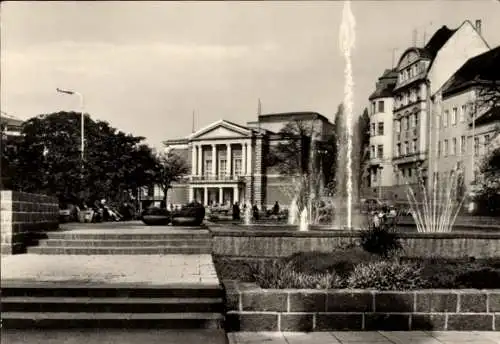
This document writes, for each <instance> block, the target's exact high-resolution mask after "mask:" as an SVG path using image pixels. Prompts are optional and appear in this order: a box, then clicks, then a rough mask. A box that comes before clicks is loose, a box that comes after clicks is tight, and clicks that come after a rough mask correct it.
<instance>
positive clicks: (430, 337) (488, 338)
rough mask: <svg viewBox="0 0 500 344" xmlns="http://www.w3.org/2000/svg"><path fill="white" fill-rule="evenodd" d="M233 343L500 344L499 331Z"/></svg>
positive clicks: (262, 337) (243, 338)
mask: <svg viewBox="0 0 500 344" xmlns="http://www.w3.org/2000/svg"><path fill="white" fill-rule="evenodd" d="M228 338H229V343H230V344H317V343H321V344H500V332H477V331H474V332H455V331H446V332H444V331H443V332H421V331H412V332H383V331H381V332H353V331H349V332H310V333H300V332H282V333H280V332H233V333H228Z"/></svg>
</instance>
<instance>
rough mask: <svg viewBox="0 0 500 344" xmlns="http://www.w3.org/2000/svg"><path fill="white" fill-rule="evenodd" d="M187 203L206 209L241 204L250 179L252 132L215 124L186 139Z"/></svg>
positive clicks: (236, 126)
mask: <svg viewBox="0 0 500 344" xmlns="http://www.w3.org/2000/svg"><path fill="white" fill-rule="evenodd" d="M189 141H190V142H189V145H190V150H191V166H192V169H191V176H190V183H189V200H190V201H193V200H197V201H199V202H201V203H202V204H205V205H210V204H214V203H216V204H226V203H231V204H233V203H234V202H241V201H242V200H243V199H244V198H245V183H246V180H247V179H246V177H248V176H251V175H252V154H253V149H252V131H251V130H249V129H248V128H245V127H241V126H239V125H236V124H234V123H231V122H227V121H223V120H221V121H218V122H216V123H214V124H212V125H210V126H209V127H207V128H204V129H201V130H199V131H198V132H196V133H194V134H192V135H191V137H190V138H189Z"/></svg>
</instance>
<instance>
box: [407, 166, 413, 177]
mask: <svg viewBox="0 0 500 344" xmlns="http://www.w3.org/2000/svg"><path fill="white" fill-rule="evenodd" d="M412 170H413V169H412V168H411V167H410V168H408V178H411V174H412Z"/></svg>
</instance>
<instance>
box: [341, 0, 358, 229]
mask: <svg viewBox="0 0 500 344" xmlns="http://www.w3.org/2000/svg"><path fill="white" fill-rule="evenodd" d="M355 26H356V21H355V19H354V15H353V13H352V10H351V2H350V1H349V0H347V1H345V2H344V10H343V13H342V23H341V25H340V50H341V51H342V53H343V55H344V59H345V68H344V77H345V81H344V111H345V114H346V117H345V118H346V130H347V228H348V229H351V228H352V182H353V181H352V136H353V133H352V126H353V124H352V118H353V103H354V101H353V87H354V81H353V77H352V64H351V50H352V49H353V48H354V42H355V38H356V33H355Z"/></svg>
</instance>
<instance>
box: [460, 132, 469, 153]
mask: <svg viewBox="0 0 500 344" xmlns="http://www.w3.org/2000/svg"><path fill="white" fill-rule="evenodd" d="M466 142H467V141H466V140H465V136H462V137H461V138H460V154H465V153H466V151H467V146H466V144H467V143H466Z"/></svg>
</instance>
